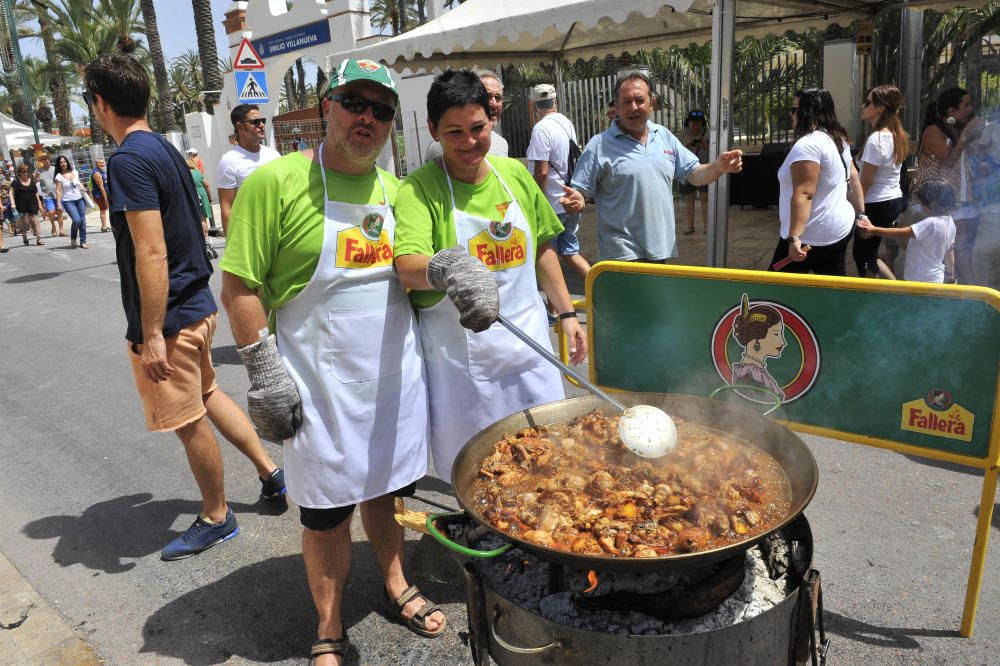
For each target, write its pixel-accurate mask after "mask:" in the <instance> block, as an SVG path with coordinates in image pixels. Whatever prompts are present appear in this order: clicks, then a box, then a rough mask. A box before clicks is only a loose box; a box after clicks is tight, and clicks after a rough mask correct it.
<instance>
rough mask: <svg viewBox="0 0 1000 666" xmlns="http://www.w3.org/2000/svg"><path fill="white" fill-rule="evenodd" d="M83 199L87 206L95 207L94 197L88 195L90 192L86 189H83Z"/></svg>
mask: <svg viewBox="0 0 1000 666" xmlns="http://www.w3.org/2000/svg"><path fill="white" fill-rule="evenodd" d="M83 200H84V201H85V202H86V203H87V208H91V209H93V208H97V204H96V203H95V202H94V198H93V197H92V196H90V192H87V191H86V190H84V191H83Z"/></svg>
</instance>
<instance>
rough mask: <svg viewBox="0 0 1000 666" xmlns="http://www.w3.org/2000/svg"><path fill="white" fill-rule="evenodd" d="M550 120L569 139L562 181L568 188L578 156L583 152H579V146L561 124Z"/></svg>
mask: <svg viewBox="0 0 1000 666" xmlns="http://www.w3.org/2000/svg"><path fill="white" fill-rule="evenodd" d="M552 120H553V122H555V124H556V125H559V128H560V129H562V131H563V132H566V138H568V139H569V155H568V156H567V157H566V175H565V176H563V181H564V182H565V183H566V186H567V187H569V181H570V180H572V178H573V171H575V170H576V161H577V160H578V159H580V155H582V154H583V151H582V150H580V145H579V144H578V143H577V142H576V141H574V140H573V135H572V134H570V133H569V130H567V129H566V128H565V127H563V125H562V123H560V122H559V121H557V120H556V119H555V118H553V119H552Z"/></svg>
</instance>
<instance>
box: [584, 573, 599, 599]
mask: <svg viewBox="0 0 1000 666" xmlns="http://www.w3.org/2000/svg"><path fill="white" fill-rule="evenodd" d="M587 580H588V581H590V587H588V588H587V589H586V590H584V591H583V593H584V594H590V593H591V592H593V591H594V590H596V589H597V583H598V580H597V572H595V571H594V570H593V569H591V570H590V571H588V572H587Z"/></svg>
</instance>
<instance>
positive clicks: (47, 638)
mask: <svg viewBox="0 0 1000 666" xmlns="http://www.w3.org/2000/svg"><path fill="white" fill-rule="evenodd" d="M0 663H3V664H12V665H15V664H16V665H18V666H20V665H22V664H74V665H76V666H99V665H100V664H101V663H102V662H101V660H100V659H98V658H97V655H96V654H94V651H93V650H92V649H91V648H90V646H88V645H87V644H86V643H85V642H84V641H83V639H81V638H80V636H78V635H77V633H76V632H75V631H73V630H72V629H71V628H70V627H69V626H68V625H67V624H66V621H65V620H64V619H63V617H62V616H61V615H60V614H59V612H58V611H57V610H56V609H55V608H53V607H52V605H51V604H49V602H47V601H46V600H45V599H44V598H43V597H42V596H41V595H40V594H38V592H37V591H36V590H35V588H33V587H32V586H31V584H30V583H28V581H27V580H25V579H24V578H23V577H22V576H21V574H20V572H19V571H18V570H17V569H16V568H15V567H14V565H13V564H11V563H10V561H9V560H8V559H7V558H6V557H4V556H3V554H0Z"/></svg>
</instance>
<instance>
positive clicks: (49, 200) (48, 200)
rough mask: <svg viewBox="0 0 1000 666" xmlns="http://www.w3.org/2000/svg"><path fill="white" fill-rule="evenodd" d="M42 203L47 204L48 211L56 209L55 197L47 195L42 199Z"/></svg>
mask: <svg viewBox="0 0 1000 666" xmlns="http://www.w3.org/2000/svg"><path fill="white" fill-rule="evenodd" d="M42 203H44V204H45V212H46V213H51V212H52V211H54V210H55V209H56V200H55V198H53V197H46V198H45V199H42Z"/></svg>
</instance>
